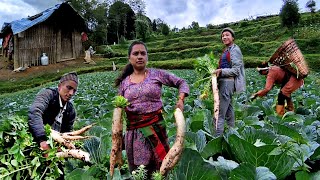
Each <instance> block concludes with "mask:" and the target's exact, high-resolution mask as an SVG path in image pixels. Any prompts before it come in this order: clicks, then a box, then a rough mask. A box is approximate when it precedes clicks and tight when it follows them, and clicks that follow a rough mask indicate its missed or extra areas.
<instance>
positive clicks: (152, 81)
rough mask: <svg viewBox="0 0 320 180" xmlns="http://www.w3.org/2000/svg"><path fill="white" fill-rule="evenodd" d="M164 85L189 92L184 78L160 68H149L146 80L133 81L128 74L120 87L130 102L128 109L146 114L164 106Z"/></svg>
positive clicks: (122, 93) (121, 93)
mask: <svg viewBox="0 0 320 180" xmlns="http://www.w3.org/2000/svg"><path fill="white" fill-rule="evenodd" d="M162 85H166V86H170V87H176V88H178V89H179V93H185V94H186V95H188V94H189V86H188V84H187V82H186V81H185V80H184V79H181V78H179V77H177V76H175V75H174V74H172V73H169V72H166V71H164V70H159V69H150V68H149V69H148V73H147V75H146V78H145V80H144V81H142V82H140V83H133V82H131V81H130V78H129V76H127V77H126V78H125V79H124V80H123V81H122V82H121V83H120V87H119V94H120V95H122V96H124V97H125V98H127V99H128V101H129V102H130V105H129V106H128V107H127V110H128V111H131V112H135V113H137V114H145V113H150V112H154V111H157V110H159V109H160V108H162V106H163V104H162V100H161V91H162ZM177 96H178V95H177Z"/></svg>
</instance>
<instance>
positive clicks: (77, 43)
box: [72, 31, 84, 57]
mask: <svg viewBox="0 0 320 180" xmlns="http://www.w3.org/2000/svg"><path fill="white" fill-rule="evenodd" d="M72 37H73V38H72V39H73V44H74V48H73V49H74V54H75V57H80V56H81V55H83V52H84V51H83V49H82V41H81V32H77V31H74V32H73V36H72Z"/></svg>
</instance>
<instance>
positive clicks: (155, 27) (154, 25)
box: [152, 19, 157, 32]
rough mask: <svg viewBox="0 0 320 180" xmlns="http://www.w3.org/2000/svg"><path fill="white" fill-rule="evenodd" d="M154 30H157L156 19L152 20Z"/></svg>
mask: <svg viewBox="0 0 320 180" xmlns="http://www.w3.org/2000/svg"><path fill="white" fill-rule="evenodd" d="M152 31H154V32H156V31H157V22H156V20H155V19H154V20H153V21H152Z"/></svg>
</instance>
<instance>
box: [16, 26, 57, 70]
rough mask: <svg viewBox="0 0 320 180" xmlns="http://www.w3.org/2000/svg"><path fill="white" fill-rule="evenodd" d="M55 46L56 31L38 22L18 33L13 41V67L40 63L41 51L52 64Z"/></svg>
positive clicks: (54, 59) (54, 58) (54, 60)
mask: <svg viewBox="0 0 320 180" xmlns="http://www.w3.org/2000/svg"><path fill="white" fill-rule="evenodd" d="M56 48H57V42H56V32H54V30H53V29H52V28H49V27H48V26H46V25H42V24H39V25H36V26H34V27H32V28H29V29H27V30H26V31H24V32H21V33H18V34H16V35H15V42H14V61H15V63H14V68H18V67H21V66H22V67H24V66H39V65H41V61H40V58H41V56H42V54H43V53H46V55H47V56H48V58H49V64H54V63H56V61H57V59H56V55H55V54H56ZM16 66H17V67H16Z"/></svg>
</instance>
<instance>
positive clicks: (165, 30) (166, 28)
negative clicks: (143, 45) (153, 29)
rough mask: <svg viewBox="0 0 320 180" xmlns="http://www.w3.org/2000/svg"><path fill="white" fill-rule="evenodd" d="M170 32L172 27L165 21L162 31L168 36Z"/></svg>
mask: <svg viewBox="0 0 320 180" xmlns="http://www.w3.org/2000/svg"><path fill="white" fill-rule="evenodd" d="M169 32H170V27H169V26H168V25H167V24H166V23H163V24H162V26H161V33H162V34H163V35H165V36H167V35H169Z"/></svg>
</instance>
